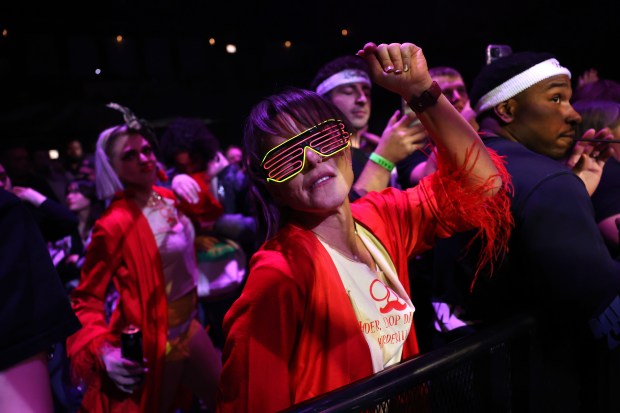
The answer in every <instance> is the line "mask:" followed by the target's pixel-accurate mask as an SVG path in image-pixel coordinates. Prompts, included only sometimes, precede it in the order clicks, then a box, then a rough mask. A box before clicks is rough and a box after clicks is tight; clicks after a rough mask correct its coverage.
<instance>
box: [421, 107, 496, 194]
mask: <svg viewBox="0 0 620 413" xmlns="http://www.w3.org/2000/svg"><path fill="white" fill-rule="evenodd" d="M418 116H419V117H420V120H421V121H422V123H423V124H424V127H425V128H426V130H427V131H428V133H429V134H430V136H431V137H432V139H433V141H434V143H435V146H436V149H437V155H438V156H439V157H440V158H441V162H442V163H444V164H447V165H448V168H449V169H450V170H455V171H456V170H459V169H465V170H468V171H470V179H471V183H472V184H473V185H479V184H480V183H481V182H486V181H488V180H489V179H495V180H496V181H497V182H495V183H494V185H493V187H494V188H496V189H498V188H499V187H500V186H501V180H500V178H499V177H498V176H497V173H498V171H497V168H496V167H495V164H494V163H493V161H492V160H491V157H490V156H489V154H488V153H487V151H486V148H485V146H484V143H483V142H482V140H481V139H480V137H479V136H478V133H477V132H476V131H475V130H474V129H473V128H472V126H471V125H470V124H469V122H467V120H465V119H464V118H463V117H462V116H461V115H460V114H459V113H458V111H457V110H456V109H455V108H454V107H453V106H452V104H451V103H450V102H449V101H448V100H447V99H446V98H445V97H444V96H443V95H442V96H440V97H439V99H438V100H437V103H436V104H435V105H433V106H431V107H428V108H427V109H426V110H425V111H424V112H422V113H420V114H419V115H418Z"/></svg>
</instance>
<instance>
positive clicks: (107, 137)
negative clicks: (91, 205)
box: [95, 125, 133, 200]
mask: <svg viewBox="0 0 620 413" xmlns="http://www.w3.org/2000/svg"><path fill="white" fill-rule="evenodd" d="M132 131H133V130H132V129H130V128H128V127H127V126H126V125H119V126H113V127H111V128H108V129H106V130H104V131H103V132H101V133H100V134H99V138H98V139H97V146H96V150H95V184H96V185H97V196H98V197H99V199H102V200H109V199H111V198H112V197H113V196H114V194H116V193H117V192H119V191H122V190H123V189H125V187H124V186H123V184H122V183H121V180H120V179H119V178H118V175H117V174H116V172H115V171H114V168H113V167H112V164H111V163H110V152H111V150H112V144H113V143H114V141H115V140H116V139H117V138H118V137H120V136H121V135H126V134H130V133H132Z"/></svg>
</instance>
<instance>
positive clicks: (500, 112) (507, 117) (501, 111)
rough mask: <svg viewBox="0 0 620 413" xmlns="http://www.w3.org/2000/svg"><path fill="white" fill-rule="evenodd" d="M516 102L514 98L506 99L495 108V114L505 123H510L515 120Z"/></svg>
mask: <svg viewBox="0 0 620 413" xmlns="http://www.w3.org/2000/svg"><path fill="white" fill-rule="evenodd" d="M515 106H516V102H515V100H514V99H508V100H505V101H503V102H501V103H499V104H498V105H496V106H495V107H494V108H493V111H494V112H495V115H496V116H497V117H498V118H500V119H501V120H502V122H504V123H510V122H512V121H513V120H514V111H515Z"/></svg>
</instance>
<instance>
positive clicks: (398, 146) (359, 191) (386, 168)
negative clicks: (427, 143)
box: [310, 55, 424, 201]
mask: <svg viewBox="0 0 620 413" xmlns="http://www.w3.org/2000/svg"><path fill="white" fill-rule="evenodd" d="M310 88H311V89H312V90H314V91H316V93H317V94H319V95H321V96H323V97H324V98H326V99H328V100H329V101H331V102H332V103H333V104H335V105H336V106H337V107H338V109H340V111H341V112H342V113H343V115H344V116H345V117H346V118H347V120H348V124H349V125H350V127H352V128H353V130H352V131H351V132H352V133H351V154H352V157H353V159H352V162H353V175H354V185H353V187H352V188H351V192H350V196H349V198H350V200H352V201H353V200H355V199H357V198H359V197H360V196H363V195H365V194H366V193H368V192H370V191H380V190H382V189H385V188H386V187H387V186H396V185H398V184H397V181H396V178H397V176H396V169H395V164H396V163H398V162H399V161H400V160H402V159H404V158H405V157H406V156H407V155H409V154H410V153H412V152H413V151H415V149H417V148H418V147H419V145H418V142H419V141H420V140H421V137H422V135H421V134H422V133H423V132H424V130H423V128H422V127H421V126H420V125H415V126H412V127H410V126H409V125H410V123H411V121H412V119H413V118H415V116H413V115H406V116H404V115H403V114H401V113H400V111H397V112H396V113H394V115H393V116H392V117H391V118H390V120H389V121H388V123H387V126H386V127H385V130H384V131H383V133H382V134H381V137H379V136H377V135H375V134H373V133H370V132H369V131H368V121H369V119H370V114H371V96H370V92H371V89H372V82H371V81H370V76H369V71H368V67H367V65H366V62H365V61H364V60H363V59H360V58H359V57H357V56H349V55H345V56H341V57H337V58H335V59H333V60H331V61H329V62H327V63H326V64H325V65H323V66H322V67H321V68H320V69H319V71H318V72H317V74H316V76H315V77H314V80H313V81H312V83H311V86H310Z"/></svg>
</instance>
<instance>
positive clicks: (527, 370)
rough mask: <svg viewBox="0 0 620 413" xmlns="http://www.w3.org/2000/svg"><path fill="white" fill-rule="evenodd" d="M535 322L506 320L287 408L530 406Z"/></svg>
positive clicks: (450, 411)
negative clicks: (531, 357) (531, 351)
mask: <svg viewBox="0 0 620 413" xmlns="http://www.w3.org/2000/svg"><path fill="white" fill-rule="evenodd" d="M534 328H535V321H534V318H533V317H532V316H531V315H519V316H517V317H514V318H511V319H508V320H504V321H502V322H501V323H497V324H494V325H490V326H487V327H485V328H483V329H480V331H478V332H476V333H474V334H471V335H469V336H467V337H464V338H461V339H458V340H456V341H454V342H452V343H449V344H447V345H445V346H444V347H441V348H439V349H437V350H434V351H431V352H428V353H426V354H422V355H420V356H418V357H416V358H414V359H411V360H407V361H404V362H402V363H400V364H398V365H396V366H392V367H390V368H388V369H386V370H384V371H381V372H379V373H377V374H374V375H373V376H371V377H369V378H367V379H363V380H359V381H356V382H354V383H351V384H349V385H347V386H344V387H341V388H339V389H336V390H334V391H332V392H329V393H327V394H324V395H322V396H319V397H316V398H313V399H310V400H306V401H304V402H302V403H299V404H297V405H295V406H292V407H291V408H289V409H287V410H285V412H287V413H292V412H299V413H301V412H304V413H305V412H376V413H383V412H385V413H387V412H389V413H394V412H415V413H420V412H433V413H437V412H440V413H457V412H458V413H460V412H475V413H479V412H493V413H496V412H527V411H529V410H530V383H531V380H530V374H531V365H530V348H531V337H532V332H533V329H534Z"/></svg>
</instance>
